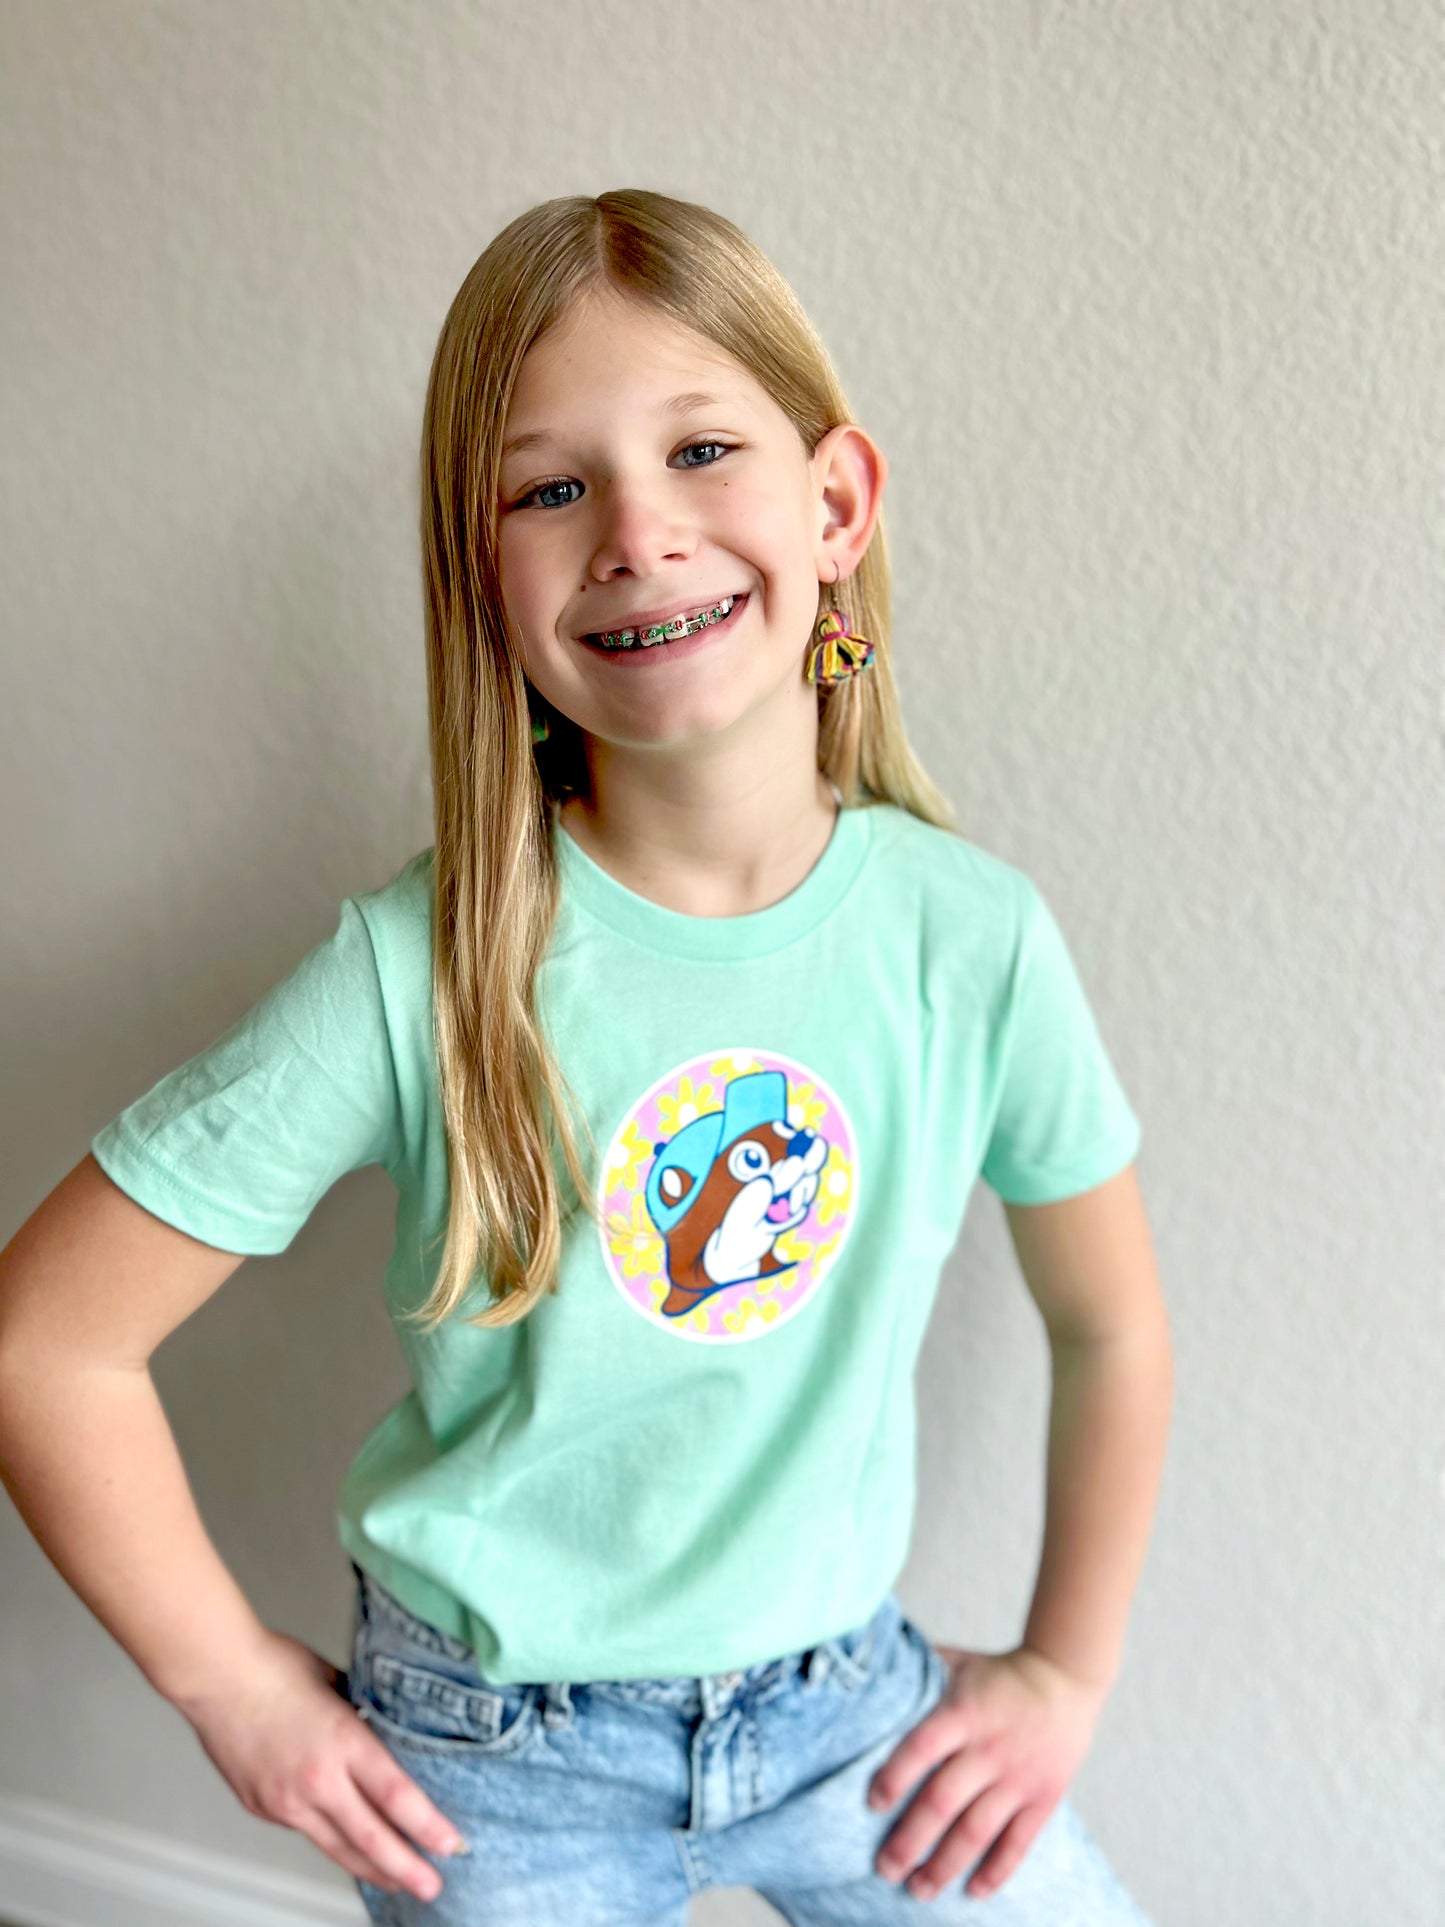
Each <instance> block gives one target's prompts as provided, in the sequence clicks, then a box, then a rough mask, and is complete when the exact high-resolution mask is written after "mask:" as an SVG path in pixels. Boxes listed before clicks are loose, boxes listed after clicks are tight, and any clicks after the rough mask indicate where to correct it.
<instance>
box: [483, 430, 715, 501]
mask: <svg viewBox="0 0 1445 1927" xmlns="http://www.w3.org/2000/svg"><path fill="white" fill-rule="evenodd" d="M732 447H733V444H732V443H731V442H689V443H688V444H687V446H686V447H685V448H682V449H680V450H679V451H678V452H679V454H682V455H690V454H691V453H692V451H693V449H695V448H716V449H720V450H721V451H722V453H723V454H724V455H727V454H730V453H731V452H732ZM716 466H717V462H716V460H713V461H710V462H687V463H684V467H686V468H715V467H716ZM581 486H582V484H581V483H580V482H574V481H573V480H572V479H571V478H570V477H569V476H565V475H559V476H554V477H553V478H552V479H551V480H550V481H546V482H538V484H537V486H536V487H535V488H533V489H529V490H528V491H527V493H526V494H525V495H523V496H522V497H520V499H519V500H517V501H516V502H514V503H513V504H512V506H513V508H519V509H524V508H530V507H531V506H532V504H533V503H534V502H536V504H537V507H538V508H542V509H552V508H560V509H565V508H571V506H572V503H571V502H543V501H540V500H538V498H539V497H540V496H543V495H545V494H547V492H548V491H549V490H550V489H554V488H580V487H581ZM573 500H574V501H575V500H576V497H575V496H574V497H573Z"/></svg>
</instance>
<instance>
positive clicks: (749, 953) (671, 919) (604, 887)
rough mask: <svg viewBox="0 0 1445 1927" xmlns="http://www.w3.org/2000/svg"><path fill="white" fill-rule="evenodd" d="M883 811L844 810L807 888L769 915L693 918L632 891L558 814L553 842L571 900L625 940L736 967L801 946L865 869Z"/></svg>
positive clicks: (756, 912)
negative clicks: (875, 818) (877, 817)
mask: <svg viewBox="0 0 1445 1927" xmlns="http://www.w3.org/2000/svg"><path fill="white" fill-rule="evenodd" d="M877 807H878V806H877V805H876V804H864V805H853V806H851V807H850V806H848V805H846V804H840V805H839V809H838V814H837V816H836V817H835V818H834V820H833V830H832V834H831V835H830V836H829V838H828V841H827V843H826V844H825V845H824V848H823V851H822V853H821V855H820V856H819V857H818V860H817V862H816V863H814V865H813V867H812V869H811V870H809V872H808V874H807V875H806V876H805V877H804V878H803V880H802V882H801V883H799V884H796V885H795V886H794V888H793V889H791V890H790V891H789V892H788V894H787V895H786V896H785V897H780V898H779V899H778V901H777V902H776V903H770V904H768V905H767V907H766V908H765V909H762V910H749V911H747V912H745V913H744V914H743V915H741V916H736V917H694V916H689V915H688V914H687V913H686V912H685V911H682V910H670V909H668V907H667V906H666V905H665V904H661V903H654V902H653V900H652V898H651V897H644V896H639V895H638V893H637V892H636V891H635V890H629V889H628V887H627V885H626V884H625V883H619V882H618V880H617V878H616V877H614V876H613V875H612V874H611V872H610V871H608V870H604V869H603V868H602V866H601V864H600V863H597V862H595V861H594V860H593V858H592V857H590V856H588V854H587V852H586V851H585V850H584V849H583V848H582V845H581V844H580V843H579V842H578V841H577V840H576V838H575V837H574V836H573V835H572V833H571V831H570V830H568V829H567V828H566V827H565V826H564V824H563V822H562V819H561V814H560V812H559V811H558V810H557V809H555V808H554V810H553V812H552V842H553V847H554V848H555V849H556V852H557V861H558V867H559V871H560V874H561V878H562V885H563V891H564V894H566V895H570V896H571V897H572V898H573V899H574V901H576V902H577V903H578V904H580V905H581V907H582V908H583V909H584V910H588V911H590V912H591V913H592V915H593V916H595V917H597V918H599V919H600V920H601V922H603V923H605V924H607V925H609V926H610V927H611V928H612V929H613V930H615V931H617V932H618V934H619V935H621V936H624V937H629V938H631V939H632V940H633V942H635V943H638V944H641V945H642V946H643V947H644V948H645V949H648V950H658V951H664V952H666V953H668V954H669V955H671V956H674V957H691V958H694V959H700V960H705V961H706V960H712V961H715V962H737V961H740V960H742V959H744V958H748V957H763V956H767V955H768V954H769V953H770V952H771V951H774V950H781V949H782V948H783V946H784V945H785V944H790V943H795V942H796V941H797V939H798V938H799V937H803V936H806V935H807V934H808V932H809V931H810V930H813V929H816V927H817V926H818V924H820V923H821V922H822V921H823V919H824V917H826V916H827V915H828V914H829V912H830V911H831V910H833V909H835V908H836V907H837V905H838V904H839V903H840V902H841V901H842V899H843V898H844V897H845V896H846V895H847V893H848V890H849V887H850V886H851V885H852V883H853V880H854V878H855V877H856V876H857V874H858V872H859V871H860V870H861V869H862V867H863V863H864V860H865V859H866V857H867V854H868V849H869V846H870V844H871V843H872V840H873V815H874V811H875V809H876V808H877Z"/></svg>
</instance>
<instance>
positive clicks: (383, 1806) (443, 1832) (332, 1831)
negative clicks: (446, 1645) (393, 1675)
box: [0, 1153, 458, 1900]
mask: <svg viewBox="0 0 1445 1927" xmlns="http://www.w3.org/2000/svg"><path fill="white" fill-rule="evenodd" d="M243 1262H244V1259H243V1258H242V1257H239V1256H237V1254H236V1253H235V1252H231V1251H221V1250H218V1249H217V1248H216V1247H215V1246H214V1245H208V1244H203V1243H201V1241H200V1240H199V1239H197V1238H192V1237H191V1236H190V1235H189V1234H188V1233H187V1232H184V1231H180V1230H178V1229H177V1228H176V1227H174V1226H173V1225H168V1224H165V1223H164V1222H163V1221H162V1220H161V1219H159V1218H157V1217H154V1216H152V1214H151V1213H150V1212H148V1211H146V1210H144V1209H143V1208H142V1207H141V1206H140V1205H138V1204H137V1203H136V1202H135V1201H134V1199H132V1198H129V1197H127V1195H126V1194H125V1192H123V1191H122V1190H121V1189H120V1187H119V1186H118V1185H116V1184H114V1183H113V1182H112V1181H111V1179H110V1178H108V1177H107V1176H106V1174H105V1172H104V1171H102V1170H101V1168H100V1166H99V1164H97V1163H96V1161H95V1158H94V1156H93V1154H90V1153H87V1155H86V1156H85V1157H84V1158H82V1159H81V1161H80V1163H79V1164H78V1165H77V1166H76V1167H75V1169H74V1170H73V1171H72V1172H71V1173H70V1175H69V1176H68V1177H67V1178H65V1179H63V1180H62V1182H61V1183H60V1184H59V1185H57V1186H56V1188H55V1190H54V1191H52V1192H51V1194H50V1196H49V1197H48V1198H46V1199H45V1200H44V1202H43V1203H42V1204H41V1205H40V1207H39V1208H38V1209H37V1210H36V1211H35V1212H34V1213H33V1214H32V1215H31V1216H30V1217H29V1218H28V1219H27V1220H26V1221H25V1223H24V1224H23V1225H22V1226H21V1227H20V1229H19V1231H17V1232H16V1234H15V1236H14V1237H13V1238H12V1239H11V1240H10V1242H9V1244H8V1245H6V1247H5V1249H4V1250H3V1251H0V1476H3V1478H4V1482H5V1485H6V1486H7V1488H8V1489H9V1491H10V1493H11V1496H12V1497H13V1498H14V1500H15V1503H16V1505H17V1506H18V1507H19V1509H20V1513H21V1516H22V1517H23V1518H24V1520H25V1523H26V1525H28V1526H29V1528H30V1530H31V1531H32V1532H33V1533H34V1535H35V1537H36V1538H37V1539H38V1540H39V1542H40V1544H41V1546H42V1548H43V1549H44V1551H45V1552H46V1554H47V1556H48V1557H49V1559H50V1561H51V1563H52V1564H53V1565H54V1566H55V1568H56V1570H57V1571H58V1572H59V1573H60V1575H61V1577H62V1578H63V1579H64V1580H65V1581H66V1582H67V1584H68V1585H70V1586H71V1587H72V1588H73V1590H74V1591H75V1592H76V1593H78V1594H79V1596H80V1598H81V1599H83V1600H84V1602H85V1604H86V1605H87V1606H89V1608H90V1610H91V1611H92V1612H93V1613H94V1614H95V1616H96V1618H97V1619H98V1620H100V1622H101V1624H102V1625H103V1626H104V1627H105V1628H106V1630H107V1632H109V1633H110V1634H111V1635H112V1637H113V1638H114V1639H115V1640H117V1641H118V1643H119V1644H120V1645H121V1646H123V1647H124V1648H125V1650H126V1652H127V1653H129V1654H130V1656H131V1658H132V1659H133V1660H134V1661H135V1663H136V1665H137V1666H138V1667H139V1668H140V1670H141V1671H142V1673H144V1674H145V1676H146V1678H147V1679H148V1680H149V1681H150V1683H151V1685H152V1686H154V1687H155V1688H156V1690H157V1691H158V1692H160V1693H162V1694H163V1695H164V1696H165V1698H166V1699H168V1700H169V1701H170V1702H171V1703H172V1705H174V1706H175V1707H176V1708H177V1710H178V1711H179V1712H181V1713H183V1714H184V1715H185V1717H186V1718H187V1719H188V1720H189V1721H190V1722H191V1725H192V1726H193V1727H194V1728H195V1730H196V1733H197V1736H198V1737H199V1739H200V1741H201V1744H202V1746H203V1747H204V1748H205V1751H206V1753H207V1754H208V1755H209V1757H210V1758H211V1760H212V1761H214V1763H215V1764H216V1766H217V1767H218V1768H219V1769H220V1771H221V1773H222V1774H223V1775H224V1776H225V1778H226V1780H227V1781H228V1782H229V1784H230V1785H231V1787H232V1788H233V1790H234V1791H235V1793H236V1794H237V1796H238V1798H239V1799H240V1800H241V1802H242V1804H243V1805H244V1806H245V1807H246V1809H247V1811H248V1812H250V1813H254V1814H255V1815H257V1816H258V1818H261V1819H264V1820H272V1821H275V1822H277V1823H278V1824H280V1825H284V1826H289V1827H294V1828H296V1829H297V1831H299V1832H302V1833H304V1834H306V1836H307V1837H308V1839H310V1840H311V1841H312V1842H313V1843H314V1844H315V1845H316V1846H318V1847H320V1848H321V1850H322V1852H323V1853H326V1854H327V1855H329V1857H330V1858H331V1859H332V1860H334V1861H335V1862H336V1863H337V1865H338V1866H340V1867H344V1868H345V1870H346V1871H347V1872H348V1873H350V1874H353V1875H356V1876H357V1877H358V1878H360V1879H363V1880H369V1881H372V1882H373V1883H375V1884H377V1885H379V1886H383V1887H386V1888H388V1889H390V1890H391V1891H398V1890H400V1889H402V1888H405V1889H407V1890H408V1891H410V1892H412V1893H414V1894H416V1895H417V1896H418V1897H419V1898H420V1899H422V1900H432V1899H435V1897H436V1895H437V1894H438V1893H439V1892H440V1890H441V1884H442V1883H441V1881H440V1879H439V1877H438V1875H437V1873H436V1871H435V1869H434V1868H433V1867H431V1866H430V1865H429V1864H428V1862H427V1861H426V1860H424V1859H423V1858H422V1857H421V1855H420V1854H419V1853H418V1852H417V1851H416V1850H415V1848H414V1847H413V1846H412V1844H411V1842H412V1841H418V1842H421V1843H423V1844H424V1845H426V1846H429V1847H430V1848H431V1849H432V1850H433V1851H434V1852H437V1853H451V1852H453V1851H455V1850H456V1848H457V1845H458V1837H457V1834H456V1829H455V1828H454V1827H453V1825H452V1823H451V1822H450V1821H449V1820H448V1819H447V1817H446V1815H445V1814H443V1813H442V1812H441V1811H440V1810H439V1809H438V1808H437V1807H436V1806H435V1805H434V1804H433V1802H432V1801H431V1800H430V1798H429V1797H428V1796H427V1794H426V1793H425V1792H424V1791H423V1790H422V1788H421V1787H419V1786H418V1785H417V1784H416V1782H415V1781H414V1780H412V1779H411V1777H410V1776H409V1775H408V1774H407V1773H405V1772H404V1771H403V1770H402V1768H401V1766H400V1764H399V1763H398V1762H397V1761H395V1760H394V1759H393V1758H392V1757H391V1755H390V1754H389V1753H388V1752H387V1750H386V1748H385V1747H384V1746H383V1745H382V1743H381V1741H380V1740H379V1739H378V1738H377V1737H376V1735H375V1734H374V1733H372V1732H371V1731H370V1730H369V1728H368V1727H367V1725H366V1723H365V1722H364V1721H363V1720H362V1719H361V1718H360V1717H359V1716H358V1714H357V1713H356V1712H355V1711H354V1709H353V1708H352V1707H351V1706H350V1705H348V1704H347V1702H346V1700H345V1699H344V1698H343V1697H342V1695H341V1691H340V1690H339V1688H338V1686H337V1680H338V1678H339V1674H338V1671H337V1668H335V1667H334V1666H332V1665H331V1663H330V1661H329V1660H326V1659H324V1658H323V1657H322V1655H320V1654H319V1653H315V1652H313V1651H312V1650H311V1648H310V1647H308V1646H304V1645H303V1644H302V1643H301V1642H300V1641H299V1640H294V1639H291V1638H290V1637H289V1636H288V1635H286V1634H284V1633H276V1632H273V1631H272V1630H271V1629H270V1628H269V1627H267V1626H265V1625H264V1624H263V1623H262V1622H261V1620H260V1619H258V1618H257V1616H256V1614H255V1612H254V1611H253V1610H252V1607H251V1605H250V1603H249V1601H248V1600H247V1598H246V1596H245V1594H244V1593H243V1592H242V1591H241V1588H240V1587H239V1586H238V1585H237V1583H236V1581H235V1579H234V1578H233V1577H232V1576H231V1573H230V1571H229V1569H228V1568H227V1567H226V1565H225V1563H224V1562H223V1561H222V1559H221V1556H220V1554H219V1553H218V1552H217V1551H216V1548H215V1546H214V1545H212V1543H211V1540H210V1538H209V1536H208V1535H207V1532H206V1529H205V1526H204V1525H203V1524H202V1523H201V1516H200V1513H199V1512H198V1511H197V1509H196V1503H195V1500H194V1498H193V1497H192V1495H191V1489H190V1485H189V1483H188V1481H187V1479H186V1474H185V1469H184V1467H183V1466H182V1464H181V1457H180V1453H179V1452H178V1451H177V1449H176V1442H175V1438H174V1436H173V1434H172V1432H171V1429H170V1426H169V1424H168V1423H167V1421H166V1416H165V1412H164V1410H163V1408H162V1406H161V1402H160V1399H159V1397H158V1396H157V1394H156V1389H155V1386H154V1384H153V1383H152V1381H151V1375H150V1369H149V1365H150V1357H151V1354H152V1352H154V1350H155V1349H156V1347H157V1346H158V1345H159V1344H160V1342H161V1340H162V1339H163V1338H165V1337H166V1335H167V1334H168V1333H169V1332H172V1331H174V1330H175V1328H176V1327H177V1326H178V1325H180V1324H181V1323H183V1322H184V1320H185V1319H187V1318H189V1317H190V1315H191V1313H192V1312H193V1311H195V1310H196V1308H197V1307H198V1306H199V1305H201V1304H203V1303H204V1302H205V1300H206V1299H207V1298H209V1297H210V1296H211V1294H212V1292H214V1291H216V1290H218V1289H219V1287H220V1286H221V1285H222V1284H224V1282H225V1281H226V1279H227V1278H229V1277H230V1276H231V1273H232V1272H233V1271H235V1270H237V1268H238V1267H239V1266H240V1265H241V1264H242V1263H243Z"/></svg>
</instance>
